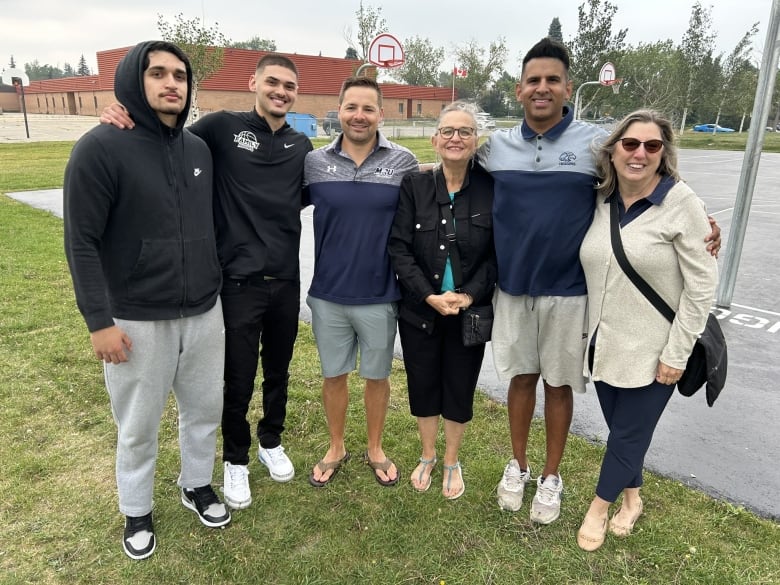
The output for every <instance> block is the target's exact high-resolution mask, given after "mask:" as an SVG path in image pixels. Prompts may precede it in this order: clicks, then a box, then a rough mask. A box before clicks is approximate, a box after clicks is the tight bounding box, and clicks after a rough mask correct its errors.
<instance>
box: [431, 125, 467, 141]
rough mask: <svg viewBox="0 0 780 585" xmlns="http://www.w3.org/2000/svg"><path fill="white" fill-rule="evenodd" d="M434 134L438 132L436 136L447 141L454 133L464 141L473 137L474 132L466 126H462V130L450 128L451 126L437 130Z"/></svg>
mask: <svg viewBox="0 0 780 585" xmlns="http://www.w3.org/2000/svg"><path fill="white" fill-rule="evenodd" d="M436 132H438V134H439V135H440V136H441V137H442V138H444V139H445V140H449V139H450V138H452V137H453V136H455V132H457V133H458V136H460V137H461V138H462V139H463V140H466V139H468V138H471V137H472V136H474V133H475V132H476V130H474V128H469V127H468V126H463V127H462V128H452V127H451V126H445V127H444V128H439V129H438V130H437V131H436Z"/></svg>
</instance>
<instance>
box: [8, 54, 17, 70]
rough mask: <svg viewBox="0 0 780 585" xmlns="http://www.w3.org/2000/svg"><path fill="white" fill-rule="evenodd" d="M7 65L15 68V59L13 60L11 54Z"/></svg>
mask: <svg viewBox="0 0 780 585" xmlns="http://www.w3.org/2000/svg"><path fill="white" fill-rule="evenodd" d="M8 67H9V68H10V69H15V68H16V61H14V56H13V55H11V60H10V61H9V62H8Z"/></svg>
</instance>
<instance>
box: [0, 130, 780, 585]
mask: <svg viewBox="0 0 780 585" xmlns="http://www.w3.org/2000/svg"><path fill="white" fill-rule="evenodd" d="M32 146H34V145H26V144H25V145H13V146H7V145H3V146H0V163H1V164H2V168H3V171H4V172H3V174H2V177H0V225H1V226H2V229H0V381H1V382H2V383H1V384H0V405H1V408H2V413H3V416H2V418H0V437H2V438H3V440H2V442H1V443H0V459H1V460H2V461H3V463H4V466H3V467H4V473H3V474H2V475H0V493H2V494H3V498H2V499H1V500H0V523H1V524H2V532H0V534H2V538H0V583H3V584H5V583H9V584H16V583H20V584H21V583H36V584H37V583H44V584H49V583H77V584H88V585H95V584H102V583H106V584H109V583H110V584H116V583H128V584H136V583H165V584H168V583H181V584H212V583H213V584H222V583H252V584H256V583H263V584H336V583H338V584H340V583H345V584H352V583H356V584H357V583H371V584H431V585H441V584H442V583H443V584H444V585H455V584H480V583H485V584H518V583H550V584H556V585H557V584H562V583H571V584H594V585H595V584H615V585H617V584H621V585H622V584H670V583H680V584H683V583H684V584H691V585H693V584H697V585H698V584H702V583H706V584H724V585H726V584H729V585H730V584H736V583H739V584H743V583H750V584H770V583H780V525H778V524H777V523H775V522H772V521H768V520H763V519H760V518H758V517H756V516H755V515H753V514H751V513H749V512H748V511H746V510H744V509H742V508H740V507H736V506H733V505H730V504H728V503H725V502H722V501H718V500H717V499H714V498H711V497H710V496H707V495H705V494H703V493H700V492H697V491H694V490H691V489H688V488H687V487H685V486H684V485H682V484H680V483H678V482H675V481H671V480H667V479H664V478H661V477H658V476H655V475H652V474H647V476H646V481H645V489H644V490H643V497H644V499H645V509H646V514H645V516H643V517H642V519H641V520H640V521H639V522H638V523H637V528H636V532H635V534H634V535H632V536H631V537H629V538H627V539H617V538H614V537H610V538H608V539H607V543H606V544H605V545H604V546H603V547H602V548H601V549H600V550H599V551H597V552H595V553H584V552H582V551H580V550H579V548H578V547H577V544H576V540H575V533H576V530H577V528H578V527H579V524H580V522H581V519H582V516H583V515H584V513H585V511H586V509H587V506H588V504H589V502H590V500H591V498H592V494H593V488H594V484H595V481H596V478H597V475H598V470H599V465H600V461H601V456H602V454H603V446H602V445H599V444H593V443H591V442H588V441H586V440H584V439H582V438H578V437H571V439H570V441H569V445H568V447H567V452H566V457H565V459H564V464H563V466H562V469H561V474H562V476H563V477H564V480H565V482H566V493H565V499H564V508H563V514H562V517H561V518H560V520H559V521H557V522H556V523H554V524H553V525H551V526H537V525H534V524H533V523H531V522H530V520H529V519H528V502H529V500H530V497H531V496H532V495H533V492H534V488H533V487H532V486H529V492H530V493H528V494H527V495H526V505H525V506H524V507H523V508H522V509H521V511H520V512H518V513H515V514H512V513H507V512H504V511H502V510H499V509H498V507H497V505H496V502H495V486H496V483H497V482H498V480H499V478H500V476H501V473H502V471H503V466H504V464H505V463H506V460H507V458H508V456H509V453H510V447H509V433H508V427H507V416H506V408H505V407H504V406H503V405H500V404H497V403H495V402H492V401H490V400H488V399H487V398H486V397H484V396H483V395H481V394H479V395H478V397H477V400H476V404H475V416H474V420H473V422H472V424H471V425H470V426H469V429H468V431H467V433H466V438H465V443H464V446H463V449H462V453H461V461H462V464H463V469H464V479H465V482H466V493H465V495H464V496H463V497H462V498H460V499H459V500H456V501H452V502H450V501H446V500H444V498H443V497H442V496H441V492H440V486H441V481H442V469H441V465H439V466H438V467H437V469H436V470H435V472H434V475H433V481H434V483H433V487H432V488H431V489H430V491H429V492H427V493H425V494H418V493H416V492H415V491H414V490H413V489H412V487H411V485H410V484H409V482H408V474H409V473H410V472H411V470H412V469H413V468H414V466H415V464H416V460H417V457H418V456H419V447H418V441H417V434H416V425H415V421H414V419H413V418H412V417H411V415H410V414H409V411H408V404H407V399H406V389H405V381H404V375H403V366H402V364H401V363H400V362H399V363H396V364H395V365H394V367H393V373H392V378H391V384H392V398H391V405H390V409H389V413H388V419H387V427H386V431H385V449H386V451H387V453H388V454H389V455H390V456H391V457H393V459H394V460H395V462H396V463H397V465H398V467H399V469H400V470H401V473H402V475H403V481H401V482H400V483H399V485H398V486H396V487H394V488H383V487H381V486H379V484H377V483H376V482H375V481H374V479H373V478H372V475H371V471H370V469H369V468H368V467H367V466H366V465H364V464H363V463H362V462H361V457H360V455H361V452H362V450H363V449H364V446H365V428H364V425H363V408H362V400H361V396H362V391H361V388H360V383H359V380H358V379H356V378H352V379H351V380H350V393H351V396H350V407H349V412H348V423H347V447H348V449H350V451H352V453H353V458H352V460H351V461H350V462H349V463H348V464H347V465H346V466H345V467H344V469H343V470H342V471H341V473H340V474H339V475H338V476H337V478H336V480H334V482H333V483H332V484H331V485H329V486H328V487H326V488H324V489H319V490H318V489H314V488H312V487H310V486H309V484H308V482H307V481H306V476H307V475H308V473H309V471H310V469H311V467H312V466H313V465H314V463H315V462H316V461H317V460H318V459H319V458H320V457H321V456H322V455H323V454H324V452H325V450H326V448H327V432H326V425H325V420H324V413H323V410H322V406H321V402H320V383H321V378H320V372H319V363H318V359H317V354H316V349H315V346H314V343H313V338H312V334H311V329H310V328H309V326H308V325H306V324H301V327H300V334H299V338H298V342H297V344H296V349H295V355H294V361H293V364H292V367H291V380H290V401H289V417H288V421H287V432H286V433H285V446H286V448H287V450H288V453H289V455H290V456H291V458H292V460H293V462H294V463H295V466H296V477H295V479H294V480H293V481H292V482H290V483H288V484H277V483H275V482H273V481H271V480H270V478H269V477H268V475H267V472H265V471H264V468H261V466H260V465H259V464H258V463H257V462H256V461H253V462H252V463H251V464H250V470H251V476H250V481H251V484H252V489H253V496H254V502H253V504H252V506H251V507H250V508H248V509H246V510H241V511H238V512H235V513H234V516H233V522H232V524H231V525H230V526H228V527H227V528H226V529H224V530H211V529H208V528H205V527H203V526H202V525H201V524H200V523H199V522H198V521H197V519H196V517H195V516H194V514H192V512H190V511H188V510H185V509H184V508H183V506H182V505H181V504H180V503H179V497H178V490H177V487H176V478H177V474H178V464H179V461H178V446H177V438H176V437H177V429H176V410H175V405H174V404H173V403H171V404H170V406H169V408H168V410H167V412H166V415H165V417H164V420H163V423H162V427H161V432H160V456H159V461H158V468H157V481H156V484H155V509H154V513H155V522H156V529H157V535H158V548H157V551H156V552H155V554H154V556H153V557H152V558H151V559H149V560H146V561H140V562H137V561H131V560H130V559H128V558H127V557H126V556H125V555H124V553H123V552H122V550H121V545H120V538H121V532H122V517H121V516H120V515H119V513H118V511H117V497H116V486H115V482H114V446H115V434H116V431H115V427H114V424H113V421H112V419H111V415H110V410H109V404H108V399H107V396H106V392H105V390H104V387H103V379H102V370H101V367H100V364H99V363H98V362H97V361H96V360H95V359H94V358H93V357H92V355H91V351H90V347H89V341H88V335H87V331H86V327H85V326H84V323H83V321H82V319H81V316H80V315H79V314H78V311H77V310H76V307H75V300H74V298H73V292H72V289H71V283H70V277H69V275H68V271H67V266H66V263H65V259H64V255H63V251H62V221H61V220H59V219H57V218H56V217H54V216H52V215H51V214H49V213H47V212H43V211H40V210H35V209H31V208H29V207H27V206H26V205H23V204H20V203H17V202H15V201H13V200H11V199H9V198H8V197H6V196H5V195H3V194H2V193H4V192H7V191H9V190H15V189H24V188H27V189H33V188H45V187H53V186H58V185H61V179H59V180H57V173H58V172H59V173H61V170H62V168H63V165H64V160H65V159H66V157H67V155H68V152H69V151H70V145H69V144H62V145H60V144H57V145H54V146H53V145H52V143H48V144H47V145H46V148H44V149H43V150H41V151H35V154H34V155H31V152H33V150H32ZM38 155H40V156H45V157H48V159H49V162H48V164H44V163H39V162H38V161H37V160H31V159H30V157H31V156H38ZM8 165H11V166H8ZM16 166H18V167H20V168H26V169H28V171H26V172H25V171H24V170H20V171H18V172H17V171H13V172H12V173H11V175H7V174H6V173H5V170H6V169H9V168H10V169H14V168H15V167H16ZM9 177H11V178H9ZM9 185H13V186H12V187H10V186H9ZM257 398H259V396H258V397H257ZM577 400H578V401H579V400H595V396H593V395H586V396H584V397H577ZM575 408H576V406H575ZM260 410H261V403H260V400H257V399H256V400H254V401H253V404H252V407H251V413H250V417H251V420H252V421H256V420H257V419H258V417H259V414H260ZM651 448H652V447H651ZM439 452H440V454H441V452H442V451H441V445H440V451H439ZM529 455H530V457H531V459H532V461H542V460H543V458H544V431H543V424H542V423H541V422H540V421H534V423H533V426H532V435H531V450H530V453H529ZM217 459H219V458H218V457H217ZM724 472H727V470H724ZM214 480H215V481H214V483H215V485H219V484H221V470H220V467H219V461H217V467H216V470H215V475H214Z"/></svg>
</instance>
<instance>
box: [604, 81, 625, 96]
mask: <svg viewBox="0 0 780 585" xmlns="http://www.w3.org/2000/svg"><path fill="white" fill-rule="evenodd" d="M621 83H623V79H609V80H606V81H602V82H601V85H604V86H606V87H611V88H612V93H613V94H615V95H617V94H619V93H620V84H621Z"/></svg>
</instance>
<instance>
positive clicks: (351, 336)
mask: <svg viewBox="0 0 780 585" xmlns="http://www.w3.org/2000/svg"><path fill="white" fill-rule="evenodd" d="M306 304H307V305H309V307H310V308H311V326H312V330H313V331H314V339H315V341H316V342H317V351H318V352H319V354H320V367H321V368H322V375H323V376H324V377H326V378H335V377H336V376H341V375H342V374H347V373H349V372H351V371H353V370H354V369H355V368H356V367H357V356H358V348H359V349H360V371H359V373H360V376H361V377H362V378H366V379H368V380H383V379H385V378H387V377H388V376H389V375H390V369H391V368H392V365H393V348H394V346H395V332H396V328H397V324H398V308H397V306H396V303H380V304H374V305H341V304H338V303H331V302H330V301H324V300H322V299H317V298H314V297H312V296H308V297H307V298H306Z"/></svg>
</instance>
